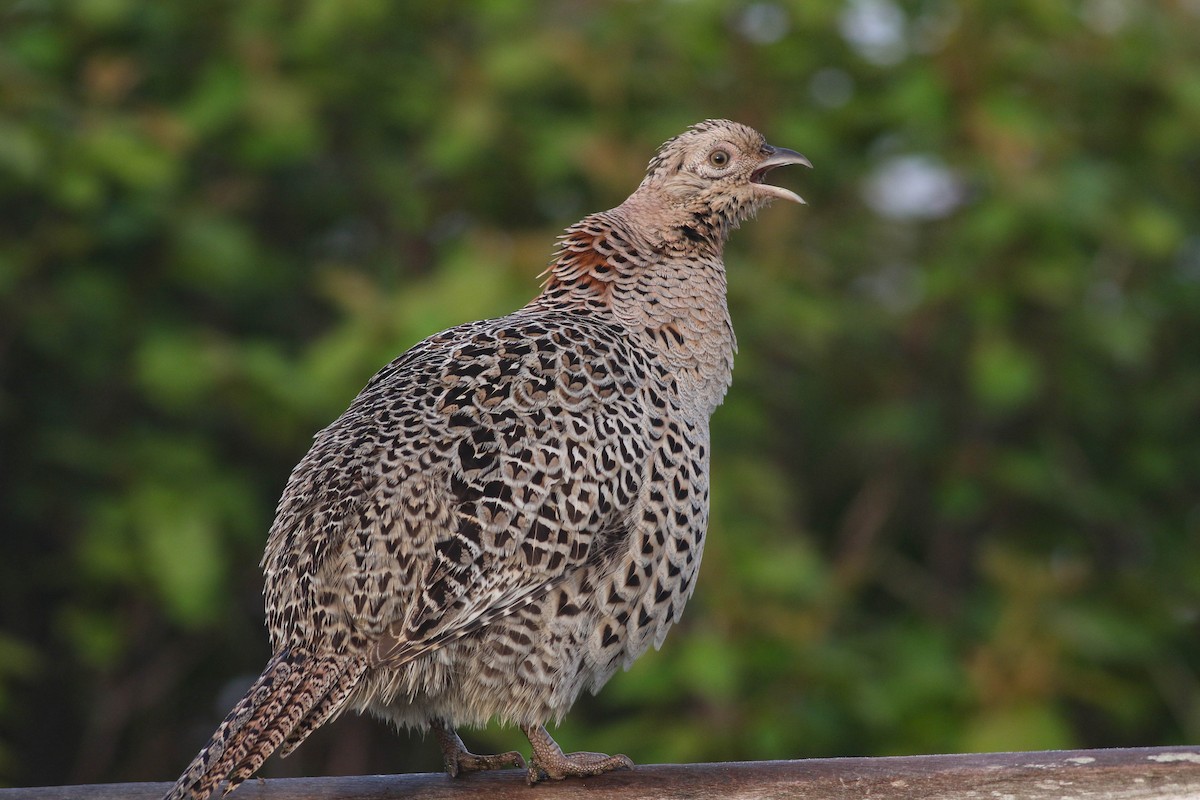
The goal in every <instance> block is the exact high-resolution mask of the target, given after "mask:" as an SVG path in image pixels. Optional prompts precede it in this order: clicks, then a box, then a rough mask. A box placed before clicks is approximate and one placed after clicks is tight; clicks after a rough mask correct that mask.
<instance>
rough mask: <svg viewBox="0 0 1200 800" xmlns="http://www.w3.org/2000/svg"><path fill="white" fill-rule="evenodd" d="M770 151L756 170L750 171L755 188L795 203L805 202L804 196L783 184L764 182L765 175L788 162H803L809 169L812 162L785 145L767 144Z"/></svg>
mask: <svg viewBox="0 0 1200 800" xmlns="http://www.w3.org/2000/svg"><path fill="white" fill-rule="evenodd" d="M766 150H767V151H768V155H767V157H766V158H765V159H764V160H763V161H762V163H760V164H759V165H758V167H756V168H755V170H754V172H752V173H750V182H751V183H753V184H754V185H755V188H756V189H757V190H758V191H760V192H762V193H764V194H769V195H772V196H773V197H781V198H783V199H784V200H791V201H792V202H793V203H801V204H803V203H804V198H803V197H801V196H800V195H798V194H796V193H795V192H793V191H791V190H790V189H784V188H783V187H782V186H772V185H771V184H769V183H763V177H764V176H766V174H767V173H768V172H770V171H771V170H773V169H775V168H776V167H786V166H787V165H788V164H802V165H804V166H806V167H808V168H809V169H812V163H811V162H810V161H809V160H808V159H807V158H805V157H804V156H802V155H800V154H799V153H797V152H796V151H795V150H788V149H787V148H785V147H772V146H771V145H767V146H766Z"/></svg>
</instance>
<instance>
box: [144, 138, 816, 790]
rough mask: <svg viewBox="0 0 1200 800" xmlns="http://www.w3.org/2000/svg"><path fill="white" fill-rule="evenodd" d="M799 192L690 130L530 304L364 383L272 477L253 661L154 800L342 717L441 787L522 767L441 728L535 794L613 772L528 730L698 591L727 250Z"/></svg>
mask: <svg viewBox="0 0 1200 800" xmlns="http://www.w3.org/2000/svg"><path fill="white" fill-rule="evenodd" d="M788 164H803V165H805V166H811V164H809V162H808V160H807V159H806V158H805V157H804V156H802V155H800V154H799V153H796V152H794V151H791V150H785V149H782V148H777V147H772V146H771V145H769V144H767V142H766V140H765V139H764V138H763V136H762V135H761V134H759V133H758V132H756V131H754V130H753V129H751V128H749V127H746V126H745V125H741V124H738V123H735V122H731V121H728V120H707V121H705V122H701V123H699V124H697V125H694V126H692V127H691V128H689V129H688V130H686V131H685V132H683V133H682V134H680V135H678V136H676V137H674V138H673V139H670V140H669V141H667V142H666V143H665V144H663V146H662V147H661V148H659V150H658V152H657V153H656V155H655V156H654V157H653V158H652V159H651V161H650V163H649V167H648V169H647V173H646V177H645V179H644V180H643V181H642V182H641V185H640V186H639V187H638V188H637V190H636V191H635V192H634V193H633V194H632V195H630V196H629V198H628V199H627V200H626V201H625V202H623V203H622V204H621V205H619V206H617V207H616V208H613V209H611V210H609V211H603V212H600V213H597V214H592V215H590V216H588V217H585V218H584V219H583V220H582V221H580V222H578V223H577V224H575V225H573V226H571V227H570V228H568V229H567V230H566V233H565V234H564V236H563V237H562V238H561V244H560V247H559V249H558V252H557V254H556V256H555V258H554V260H553V262H552V264H551V266H550V267H549V268H548V269H547V270H546V272H545V273H544V274H543V276H544V283H543V286H542V291H541V293H540V294H538V296H537V297H535V298H534V299H533V300H532V301H531V302H530V303H529V304H528V305H526V306H525V307H524V308H522V309H520V310H519V311H516V312H514V313H512V314H509V315H508V316H505V317H500V318H498V319H490V320H484V321H481V322H472V323H468V324H465V325H460V326H458V327H455V328H451V329H449V330H447V331H444V332H442V333H439V334H436V335H434V336H431V337H430V338H428V339H426V340H424V341H422V342H420V343H419V344H417V345H415V346H414V347H413V348H412V349H411V350H409V351H407V352H406V353H404V354H403V355H401V356H400V357H399V358H397V359H396V360H395V361H393V362H392V363H391V364H388V365H387V366H386V367H384V368H383V369H382V370H381V371H380V372H379V373H378V374H376V375H375V376H374V377H373V378H372V379H371V380H370V382H369V383H368V384H367V386H366V387H365V388H364V389H363V390H362V392H361V393H360V394H359V395H358V397H357V398H355V400H354V401H353V402H352V403H351V405H350V407H349V409H347V410H346V412H345V413H344V414H342V415H341V416H340V417H339V418H338V419H337V420H336V421H334V422H333V424H331V425H330V426H329V427H327V428H325V429H324V430H322V431H321V432H319V433H318V434H317V435H316V437H315V441H314V443H313V445H312V448H311V449H310V450H309V451H308V454H307V455H305V456H304V458H303V459H302V460H301V461H300V463H299V464H298V465H297V466H296V468H295V470H293V472H292V474H291V477H290V478H289V480H288V482H287V486H286V488H285V489H284V492H283V496H282V498H281V499H280V501H279V505H278V508H277V510H276V517H275V522H274V524H273V525H272V527H271V531H270V536H269V539H268V542H267V547H266V553H265V555H264V556H263V560H262V566H263V568H264V572H265V576H266V588H265V592H264V594H265V598H266V611H267V624H268V628H269V631H270V638H271V644H272V649H273V652H274V655H273V656H272V658H271V659H270V660H269V661H268V663H267V665H266V668H265V669H264V670H263V672H262V675H261V676H260V677H259V678H258V679H257V680H256V681H255V682H254V684H253V685H252V686H251V688H250V689H249V691H248V692H247V693H246V695H245V697H243V698H242V699H241V701H240V702H238V703H237V705H236V706H235V707H234V708H233V710H232V711H231V712H230V713H229V715H228V716H227V717H226V718H225V720H224V722H222V723H221V725H220V727H219V728H218V729H217V731H216V732H215V733H214V734H213V736H212V738H211V740H210V741H209V742H208V744H207V745H205V746H204V748H203V749H202V750H201V751H200V753H199V754H198V755H197V756H196V758H195V759H194V760H193V761H192V763H191V764H190V765H189V766H188V767H187V769H186V770H185V771H184V773H183V775H182V776H181V777H180V778H179V780H178V782H177V783H176V784H175V786H174V788H173V789H172V790H171V791H170V792H169V793H168V794H167V796H166V797H167V800H182V799H183V798H193V799H194V800H204V798H207V797H208V796H209V795H210V794H211V793H212V792H213V791H214V789H216V788H217V787H218V786H219V784H220V783H221V782H222V781H227V783H226V788H225V793H228V792H230V791H232V790H233V789H234V788H235V787H237V786H238V785H239V784H240V783H241V782H242V781H244V780H245V779H246V778H248V777H250V776H251V775H253V774H254V773H255V772H256V771H257V770H258V768H259V767H260V766H261V765H262V763H263V762H264V761H265V760H266V758H267V757H268V756H269V755H270V754H271V753H272V752H274V751H276V750H279V751H280V754H281V755H284V756H286V755H287V754H288V753H290V752H292V751H293V750H295V749H296V747H297V746H299V745H300V743H301V742H303V741H304V740H305V738H306V737H307V736H308V735H309V734H310V733H312V732H313V731H314V730H315V729H316V728H318V727H319V726H321V725H322V724H324V723H326V722H328V721H330V720H332V719H333V718H335V717H336V716H338V715H339V714H340V713H342V712H343V711H345V710H346V709H351V708H352V709H355V710H357V711H360V712H362V711H368V712H370V713H371V714H374V715H375V716H377V717H380V718H382V719H384V720H388V721H390V722H392V723H394V724H396V725H402V726H407V727H410V728H414V729H418V730H426V731H427V730H432V731H433V732H434V734H435V736H436V738H437V740H438V742H439V744H440V745H441V749H442V752H443V755H444V758H445V767H446V771H447V773H449V774H450V775H451V776H454V775H457V774H459V773H463V772H469V771H474V770H487V769H499V768H505V767H518V768H521V767H525V766H526V765H525V760H524V759H523V758H522V756H521V755H520V754H519V753H517V752H509V753H501V754H498V755H476V754H474V753H471V752H470V751H468V750H467V749H466V747H465V746H464V745H463V742H462V740H461V739H460V738H459V736H458V733H457V732H456V728H458V727H460V726H478V725H484V724H486V723H487V722H488V721H489V720H491V719H499V720H500V721H502V722H503V723H507V724H515V725H518V726H520V728H521V729H522V731H524V733H525V734H526V736H528V738H529V742H530V745H531V747H532V757H531V759H530V761H529V764H528V768H527V779H528V781H529V783H530V784H533V783H536V782H538V781H540V780H544V779H547V778H549V779H556V780H557V779H562V778H565V777H569V776H587V775H597V774H600V773H603V772H607V771H609V770H614V769H621V768H629V767H632V765H633V762H632V761H630V760H629V759H628V758H627V757H626V756H623V755H613V756H609V755H605V754H602V753H571V754H564V753H563V751H562V750H561V749H560V748H559V746H558V744H557V743H556V742H555V741H554V740H553V739H552V738H551V737H550V735H549V733H547V731H546V729H545V727H544V726H545V724H546V723H547V722H551V721H558V720H561V718H562V717H563V715H564V714H566V712H567V711H568V710H569V709H570V707H571V705H572V704H573V703H574V701H575V699H576V698H577V697H578V696H579V694H580V693H581V692H582V691H583V690H584V689H588V690H590V691H592V692H593V693H594V692H598V691H599V690H600V688H601V687H602V686H603V685H604V684H605V682H607V681H608V679H609V678H610V677H611V676H612V675H613V674H614V673H615V671H616V670H617V668H618V667H624V668H626V669H628V668H629V666H630V665H631V664H632V663H633V661H634V660H635V659H636V658H637V657H638V656H639V655H641V654H642V653H643V652H645V651H646V649H647V648H648V647H649V646H650V645H651V644H653V645H654V646H655V647H658V646H660V645H661V644H662V641H663V638H664V637H665V636H666V633H667V630H668V629H669V628H670V627H671V625H672V624H673V623H674V622H675V621H676V620H678V619H679V617H680V614H681V613H682V612H683V607H684V604H685V603H686V602H687V600H688V598H689V597H690V596H691V594H692V591H693V589H694V588H695V585H696V574H697V570H698V569H699V566H700V557H701V553H702V551H703V549H704V537H705V532H706V528H707V525H708V499H709V478H708V474H709V458H710V447H709V429H708V426H709V418H710V416H711V415H712V413H713V411H714V410H715V409H716V407H717V406H718V405H719V404H720V403H721V401H722V399H723V398H724V396H725V392H726V390H727V389H728V387H729V384H730V379H731V374H732V368H733V356H734V352H735V350H736V346H737V345H736V341H735V339H734V333H733V327H732V324H731V322H730V318H729V312H728V309H727V307H726V300H725V293H726V279H725V269H724V265H723V263H722V250H723V247H724V243H725V241H726V238H727V237H728V235H729V233H730V231H731V230H732V229H733V228H736V227H737V226H738V225H739V223H741V222H742V221H743V220H745V219H746V218H748V217H750V216H751V215H753V214H754V213H755V212H756V211H757V210H758V209H760V208H762V207H764V206H766V205H768V204H769V203H770V201H772V200H773V199H775V198H782V199H785V200H791V201H794V202H798V203H803V202H804V201H803V200H801V198H800V197H799V196H797V195H796V194H794V193H793V192H791V191H789V190H787V189H784V188H781V187H778V186H773V185H770V184H767V183H764V182H763V179H764V176H765V175H766V174H767V172H768V171H770V170H772V169H774V168H776V167H780V166H783V165H788Z"/></svg>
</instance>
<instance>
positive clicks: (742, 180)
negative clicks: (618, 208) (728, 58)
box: [627, 119, 812, 245]
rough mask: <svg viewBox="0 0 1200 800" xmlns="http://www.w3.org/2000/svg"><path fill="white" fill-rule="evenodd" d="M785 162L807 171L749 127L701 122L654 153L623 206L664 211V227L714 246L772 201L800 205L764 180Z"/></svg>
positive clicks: (797, 158)
mask: <svg viewBox="0 0 1200 800" xmlns="http://www.w3.org/2000/svg"><path fill="white" fill-rule="evenodd" d="M788 164H803V165H804V166H806V167H812V164H811V163H809V160H808V159H807V158H805V157H804V156H802V155H800V154H799V153H797V152H795V151H793V150H787V149H785V148H782V147H774V146H772V145H769V144H767V140H766V139H765V138H764V137H763V135H762V134H761V133H759V132H758V131H756V130H754V129H753V128H750V127H747V126H746V125H742V124H740V123H737V122H732V121H730V120H727V119H710V120H705V121H704V122H701V123H698V124H696V125H693V126H692V127H690V128H688V129H687V130H686V131H684V132H683V133H681V134H679V135H678V136H676V137H674V138H673V139H670V140H668V141H667V142H666V143H665V144H663V145H662V147H660V148H659V149H658V152H657V153H656V154H655V156H654V158H652V159H651V160H650V165H649V167H648V168H647V172H646V177H645V179H644V180H643V181H642V184H641V186H639V187H638V190H637V192H635V193H634V194H633V196H631V197H630V198H629V201H627V202H629V203H635V204H637V205H643V202H645V203H646V204H647V205H650V204H653V205H657V206H659V207H661V208H665V209H667V210H668V215H667V219H666V220H664V221H665V222H667V225H668V226H671V227H674V226H679V227H681V228H682V229H683V232H684V234H685V235H687V237H688V238H693V234H695V235H696V236H704V238H714V239H715V240H716V241H715V242H714V243H715V244H717V245H720V244H721V243H723V242H724V239H725V237H726V236H727V235H728V233H729V231H730V230H731V229H733V228H736V227H737V226H738V225H739V224H740V223H741V222H742V220H744V219H746V218H748V217H750V216H753V215H754V214H755V213H756V212H757V211H758V210H759V209H760V208H763V207H764V206H766V205H768V204H770V202H771V201H772V200H774V199H776V198H782V199H784V200H791V201H792V202H795V203H803V202H804V200H803V199H801V197H800V196H799V195H797V194H796V193H794V192H792V191H790V190H788V189H785V188H783V187H781V186H773V185H771V184H769V183H766V182H765V178H766V175H767V173H768V172H770V171H771V170H773V169H775V168H776V167H782V166H785V165H788Z"/></svg>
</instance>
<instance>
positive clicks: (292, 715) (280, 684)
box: [164, 650, 363, 800]
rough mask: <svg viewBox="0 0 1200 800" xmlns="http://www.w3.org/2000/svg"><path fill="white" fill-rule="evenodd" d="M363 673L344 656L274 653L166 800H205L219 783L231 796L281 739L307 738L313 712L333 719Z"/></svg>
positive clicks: (284, 651)
mask: <svg viewBox="0 0 1200 800" xmlns="http://www.w3.org/2000/svg"><path fill="white" fill-rule="evenodd" d="M362 673H363V667H362V665H361V664H360V663H358V660H357V659H354V658H352V657H350V656H346V655H332V656H328V655H321V656H317V655H313V654H311V653H307V652H300V651H293V650H283V651H282V652H280V653H278V654H277V655H275V657H273V658H272V659H271V660H270V661H269V662H268V663H267V666H266V668H265V669H264V670H263V672H262V674H261V675H259V676H258V679H257V680H256V681H255V682H254V684H253V685H252V686H251V687H250V689H249V691H247V692H246V695H245V696H244V697H243V698H242V699H241V700H240V701H238V704H237V705H236V706H234V707H233V710H232V711H230V712H229V716H227V717H225V720H224V722H222V723H221V725H220V727H218V728H217V730H216V733H214V734H213V735H212V738H211V739H210V740H209V741H208V744H207V745H205V746H204V748H203V749H202V750H201V751H200V753H199V754H198V755H197V756H196V757H195V758H194V759H193V760H192V763H191V764H189V765H188V768H187V769H186V770H185V771H184V773H183V775H181V776H180V777H179V780H178V781H177V782H176V783H175V786H174V787H173V788H172V789H171V791H170V792H168V793H167V795H166V797H165V798H164V800H206V798H207V797H208V796H209V795H211V794H212V792H213V790H214V789H216V788H217V786H218V785H219V784H220V783H221V781H222V780H227V783H226V785H225V790H224V794H229V792H231V791H233V790H234V789H235V788H237V786H238V784H240V783H241V782H242V781H244V780H245V779H246V778H248V777H250V776H251V775H253V774H254V773H255V771H257V770H258V768H259V767H260V766H262V763H263V762H264V761H265V760H266V759H267V757H268V756H270V755H271V753H272V752H274V751H275V749H276V748H278V747H279V746H280V745H281V744H283V742H284V740H286V739H288V738H289V737H290V736H292V735H293V734H294V733H300V732H301V731H303V735H307V731H308V730H311V729H312V727H315V726H310V725H308V724H307V722H306V721H307V720H308V718H309V717H310V716H311V715H313V714H314V712H315V713H316V714H318V715H319V716H320V717H321V718H322V719H323V720H324V719H329V718H330V717H332V716H334V715H336V714H337V713H338V712H339V711H340V710H341V706H342V705H343V704H344V703H345V702H346V700H347V698H348V697H349V696H350V694H351V693H352V691H353V689H354V686H355V684H357V682H358V680H359V678H360V677H361V676H362ZM302 723H303V724H302ZM298 728H299V729H300V730H298Z"/></svg>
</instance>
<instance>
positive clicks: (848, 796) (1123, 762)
mask: <svg viewBox="0 0 1200 800" xmlns="http://www.w3.org/2000/svg"><path fill="white" fill-rule="evenodd" d="M169 788H170V784H169V783H115V784H97V785H92V786H51V787H43V788H32V789H0V800H17V799H18V798H20V800H117V799H118V798H120V800H158V798H160V797H162V795H163V794H164V793H165V792H166V791H167V789H169ZM582 797H587V798H592V799H593V800H650V798H654V799H655V800H658V799H659V798H667V799H668V800H671V799H672V798H679V799H680V800H682V798H689V799H695V800H710V799H713V798H734V799H735V800H736V799H741V798H745V799H746V800H749V798H754V799H755V800H775V799H776V798H780V799H782V798H788V799H789V800H792V798H806V799H808V800H818V799H820V800H825V799H826V798H828V799H829V800H856V799H857V798H863V799H864V800H865V799H867V798H869V799H870V800H918V799H919V800H960V798H961V800H967V799H968V798H970V799H971V800H1051V799H1052V798H1053V800H1067V799H1068V798H1070V799H1071V800H1200V747H1150V748H1129V749H1121V750H1062V751H1046V752H1033V753H986V754H982V755H952V756H903V757H896V758H828V759H813V760H807V761H749V762H733V763H724V764H662V765H646V766H640V767H636V768H635V769H634V770H632V771H628V772H614V773H610V774H608V775H602V776H599V777H595V778H587V779H584V780H571V781H564V782H562V783H544V784H539V785H538V786H536V787H533V788H530V787H528V786H526V785H525V781H524V773H523V772H518V771H517V770H507V771H505V772H495V773H481V774H475V775H469V776H467V777H464V778H458V779H450V778H447V777H446V776H445V775H442V774H440V773H439V774H419V775H371V776H363V777H351V778H278V779H272V780H265V781H264V780H254V779H251V780H249V781H247V782H246V783H245V784H243V785H242V786H241V787H240V788H239V789H238V790H237V792H236V793H235V794H233V795H231V800H385V799H386V800H404V799H405V798H422V800H445V799H446V798H454V799H455V800H475V799H477V798H486V800H561V799H562V798H576V800H578V798H582Z"/></svg>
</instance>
